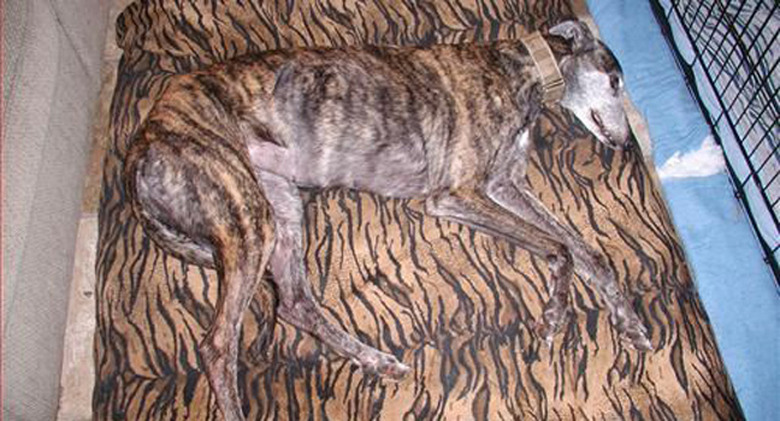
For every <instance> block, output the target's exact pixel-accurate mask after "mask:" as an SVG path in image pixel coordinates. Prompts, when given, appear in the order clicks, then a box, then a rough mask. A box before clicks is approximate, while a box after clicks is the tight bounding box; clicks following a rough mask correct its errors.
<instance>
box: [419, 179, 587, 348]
mask: <svg viewBox="0 0 780 421" xmlns="http://www.w3.org/2000/svg"><path fill="white" fill-rule="evenodd" d="M426 209H427V211H428V213H430V214H431V215H434V216H440V217H443V218H447V219H452V220H455V221H458V222H461V223H464V224H467V225H470V226H472V227H474V228H477V229H480V230H482V231H485V232H487V233H489V234H492V235H495V236H498V237H503V238H505V239H507V240H509V241H511V242H512V243H514V244H516V245H518V246H519V247H522V248H524V249H526V250H528V251H529V252H531V253H533V254H535V255H537V256H539V257H541V258H543V259H545V260H546V261H547V265H548V267H549V269H550V274H551V278H552V279H551V280H552V282H551V291H550V296H551V297H550V301H549V302H548V303H547V305H546V306H545V309H544V312H543V317H542V321H541V322H540V323H539V324H538V328H537V332H538V334H539V336H540V337H542V338H543V339H544V340H545V341H547V343H548V344H549V343H551V342H552V337H553V335H554V334H555V333H556V332H557V331H558V330H560V328H561V327H563V325H564V324H565V322H566V321H567V319H568V315H569V312H568V309H569V287H570V284H571V278H572V269H573V261H572V256H571V253H570V251H569V249H568V247H567V246H566V245H565V244H564V243H562V242H561V241H560V240H559V239H557V238H555V236H553V235H551V234H550V233H549V232H547V231H545V230H542V229H540V228H539V227H537V226H536V225H535V224H533V223H530V222H529V221H526V220H524V219H523V218H521V217H519V216H518V215H516V214H514V213H512V212H511V211H509V210H507V209H506V208H504V207H502V206H501V205H499V204H498V203H496V202H494V201H493V200H491V199H490V198H489V197H488V196H487V195H486V194H485V193H484V192H482V191H481V190H480V188H479V187H473V188H467V189H460V190H457V191H454V192H443V193H439V194H436V195H434V196H431V197H429V198H428V200H427V201H426Z"/></svg>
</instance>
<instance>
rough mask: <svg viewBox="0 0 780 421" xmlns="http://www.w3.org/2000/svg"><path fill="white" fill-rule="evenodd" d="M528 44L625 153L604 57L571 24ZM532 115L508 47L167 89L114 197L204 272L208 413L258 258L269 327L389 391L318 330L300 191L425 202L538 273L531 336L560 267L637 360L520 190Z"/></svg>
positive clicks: (244, 75) (526, 78)
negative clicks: (271, 316)
mask: <svg viewBox="0 0 780 421" xmlns="http://www.w3.org/2000/svg"><path fill="white" fill-rule="evenodd" d="M544 38H545V39H546V41H547V43H548V45H549V46H550V47H551V49H552V51H553V53H554V56H555V59H556V60H557V62H558V65H559V67H560V69H561V73H562V75H563V77H564V80H565V83H566V88H565V91H564V96H563V98H562V100H561V101H560V105H562V106H563V107H564V108H566V109H568V110H570V111H572V112H573V113H574V114H575V115H576V116H577V117H578V119H579V120H580V121H581V122H582V123H583V124H584V125H585V126H586V127H587V128H588V129H589V130H590V131H591V132H592V133H593V134H594V135H595V136H596V138H598V140H600V141H601V142H603V143H605V144H606V145H607V146H609V147H611V148H615V149H621V148H623V147H625V146H626V145H629V144H630V143H631V141H630V140H629V139H630V136H629V129H628V124H627V121H626V117H625V113H624V110H623V105H622V95H623V82H622V74H621V70H620V67H619V65H618V63H617V62H616V60H615V58H614V57H613V55H612V54H611V53H610V52H609V50H608V49H607V48H606V47H605V46H604V45H603V44H602V43H600V42H598V41H597V40H595V39H594V38H593V36H592V34H591V33H590V31H589V30H588V29H587V27H585V26H584V25H583V24H581V23H580V22H577V21H566V22H563V23H560V24H558V25H556V26H555V27H553V28H551V29H550V30H549V32H548V33H546V34H544ZM542 106H543V104H542V87H541V80H540V75H539V72H538V71H537V69H536V67H535V65H534V62H533V60H532V58H531V57H530V55H529V52H528V50H527V48H526V47H525V46H524V45H523V44H522V43H521V42H519V41H505V42H497V43H494V44H489V45H478V44H468V45H457V46H445V45H437V46H431V47H425V48H416V47H411V48H396V47H354V48H340V49H300V50H292V51H286V52H285V51H278V52H268V53H263V54H259V55H254V56H247V57H242V58H238V59H235V60H232V61H230V62H227V63H224V64H220V65H217V66H214V67H211V68H209V69H207V70H203V71H199V72H195V73H191V74H186V75H180V76H176V77H173V78H171V79H170V81H169V83H168V85H167V87H166V89H165V90H164V92H163V93H162V94H161V96H160V97H159V99H158V100H157V102H156V104H155V105H154V107H153V108H152V110H151V111H150V113H149V115H148V117H147V119H146V121H145V123H144V125H143V126H142V127H141V128H140V129H139V132H138V133H137V134H136V135H135V138H134V143H133V144H132V146H131V148H130V150H129V152H128V155H127V158H126V161H125V172H124V177H125V181H126V188H127V189H126V191H127V193H128V194H129V197H130V200H131V202H132V206H133V209H134V212H135V214H136V215H137V217H138V218H139V220H140V221H141V223H142V224H143V226H144V228H145V230H146V231H147V232H148V233H149V235H150V236H151V237H152V238H153V239H154V240H155V242H157V243H158V244H159V245H160V246H161V247H163V248H164V249H166V250H168V251H170V252H171V253H173V254H175V255H176V256H179V257H181V258H183V259H184V260H186V261H187V262H191V263H195V264H199V265H203V266H207V267H212V268H215V269H216V270H217V272H218V275H219V281H220V287H219V299H218V303H217V307H216V308H217V311H216V315H215V318H214V321H213V323H212V325H211V327H210V329H209V331H208V333H207V335H206V337H205V338H204V340H203V342H202V343H201V345H200V352H201V356H202V357H203V363H204V366H205V370H206V374H207V376H208V379H209V381H210V384H211V386H212V388H213V390H214V392H215V393H216V397H217V402H218V405H219V407H220V409H221V410H222V412H223V414H224V415H225V417H226V418H227V419H229V420H241V419H243V414H242V413H241V409H240V408H241V406H240V403H239V396H238V390H237V381H236V364H237V363H236V359H237V354H238V334H239V331H240V325H241V321H242V315H243V313H244V311H245V310H246V308H247V306H248V305H249V303H250V300H251V299H252V297H253V293H254V291H255V288H256V287H257V285H258V282H259V281H260V279H261V277H262V272H263V271H264V270H265V267H266V264H267V263H268V262H269V261H270V269H271V273H272V275H273V280H274V282H275V284H276V288H277V294H278V298H279V300H278V310H277V311H278V314H279V316H281V317H282V318H283V319H284V320H287V321H288V322H290V323H291V324H293V325H295V326H296V327H298V328H300V329H303V330H305V331H307V332H310V333H311V334H312V335H314V336H315V337H317V338H318V339H319V340H321V341H323V342H324V343H326V344H327V345H328V346H329V347H330V348H331V349H333V350H334V351H335V352H337V353H339V354H341V355H343V356H345V357H348V358H351V359H352V360H353V361H354V362H356V363H357V364H359V365H360V366H361V367H363V369H364V370H367V371H370V372H375V373H378V374H380V375H384V376H389V377H392V378H400V377H402V376H403V375H404V374H406V373H407V371H408V370H409V368H408V367H407V366H406V365H404V364H402V363H400V362H399V361H398V360H397V359H396V358H395V357H393V356H392V355H389V354H386V353H383V352H380V351H378V350H377V349H375V348H373V347H369V346H367V345H365V344H363V343H361V342H359V341H357V340H356V339H355V338H353V337H351V336H350V335H348V334H347V333H346V332H344V331H342V330H341V329H340V328H338V327H336V326H334V325H333V324H331V323H330V322H329V321H328V320H327V319H326V318H325V317H324V316H323V313H322V312H321V310H320V308H319V307H318V304H317V303H316V302H315V300H314V298H313V295H312V293H311V289H310V283H309V281H308V280H307V278H306V273H305V269H304V263H303V251H302V218H303V205H302V201H301V197H300V192H299V188H302V187H308V188H327V187H334V186H339V187H347V188H353V189H358V190H364V191H370V192H374V193H377V194H380V195H386V196H390V197H397V198H410V197H415V198H424V199H425V204H426V209H427V212H428V213H429V214H431V215H435V216H438V217H442V218H446V219H450V220H453V221H458V222H462V223H464V224H467V225H470V226H473V227H475V228H477V229H480V230H483V231H485V232H487V233H490V234H493V235H495V236H498V237H502V238H505V239H507V240H508V241H510V242H513V243H514V244H516V245H518V246H520V247H522V248H525V249H527V250H529V251H530V252H532V253H534V254H535V255H537V256H540V257H542V258H543V259H545V260H546V262H547V264H548V266H549V270H550V273H551V282H552V286H551V290H552V296H551V298H550V300H549V302H548V303H547V304H546V306H545V308H544V312H543V316H542V319H541V321H540V322H539V323H538V329H537V330H538V334H539V335H540V336H541V337H542V338H544V339H545V340H547V341H548V342H549V341H550V340H551V338H552V335H553V334H554V333H555V332H556V331H558V330H559V329H560V328H561V327H562V326H563V325H564V324H565V322H566V321H567V320H568V317H567V314H568V312H569V284H570V282H571V278H572V273H573V271H577V272H578V273H580V274H581V275H583V276H584V277H585V278H587V279H589V280H590V281H591V282H592V283H593V285H594V286H595V287H596V288H597V289H598V290H599V291H600V293H601V294H602V296H603V298H604V301H605V302H606V305H607V307H608V308H609V310H610V311H611V320H612V322H613V323H614V324H615V325H616V327H617V329H618V331H619V332H620V333H621V334H622V335H623V336H624V337H625V338H627V339H628V340H629V341H630V343H631V344H632V345H633V346H635V347H636V348H638V349H642V350H647V349H650V348H651V346H650V342H649V340H648V339H647V336H646V331H645V328H644V326H643V324H642V323H641V321H640V320H639V318H638V317H637V315H636V314H635V312H634V311H633V310H632V308H631V307H630V306H629V305H628V303H627V302H626V300H625V298H624V297H623V296H622V295H621V293H620V291H619V290H618V287H617V284H616V280H615V274H614V273H613V271H612V270H611V269H610V266H609V265H608V264H607V260H606V257H605V256H604V255H603V254H602V253H600V252H599V251H597V250H596V249H594V248H593V247H591V246H589V245H587V244H585V242H584V241H583V239H582V238H581V237H580V236H578V235H577V234H575V233H574V232H572V231H571V230H570V229H569V228H568V227H566V226H564V225H563V224H561V223H560V222H559V221H558V220H556V218H555V217H554V216H553V215H552V214H551V213H550V212H549V211H548V210H547V209H546V208H545V207H544V206H543V205H542V204H541V202H539V201H538V200H537V199H535V198H534V196H533V195H532V194H531V193H530V192H529V189H528V188H527V186H526V184H525V172H526V165H527V155H528V148H530V147H531V145H532V142H531V141H529V132H530V131H531V128H532V125H533V124H534V123H535V121H536V119H537V117H538V115H539V112H540V110H541V107H542Z"/></svg>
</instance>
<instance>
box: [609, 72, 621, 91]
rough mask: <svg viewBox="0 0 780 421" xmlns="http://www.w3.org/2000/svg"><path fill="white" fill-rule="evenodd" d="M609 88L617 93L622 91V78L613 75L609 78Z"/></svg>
mask: <svg viewBox="0 0 780 421" xmlns="http://www.w3.org/2000/svg"><path fill="white" fill-rule="evenodd" d="M609 86H610V87H611V88H612V90H613V91H614V92H615V93H617V91H618V90H619V89H620V78H619V77H617V76H616V75H612V76H610V77H609Z"/></svg>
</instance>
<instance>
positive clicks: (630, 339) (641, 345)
mask: <svg viewBox="0 0 780 421" xmlns="http://www.w3.org/2000/svg"><path fill="white" fill-rule="evenodd" d="M621 338H622V339H623V340H624V341H625V342H627V343H628V344H629V345H630V346H631V347H632V348H634V349H636V350H637V351H643V352H647V351H652V350H653V344H652V342H650V339H649V338H648V337H647V329H645V327H644V325H642V323H639V324H637V325H634V326H630V327H628V328H626V329H625V330H624V331H623V332H622V334H621Z"/></svg>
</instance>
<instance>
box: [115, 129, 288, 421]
mask: <svg viewBox="0 0 780 421" xmlns="http://www.w3.org/2000/svg"><path fill="white" fill-rule="evenodd" d="M190 136H192V137H190ZM198 137H200V136H198ZM124 178H125V188H126V192H127V193H128V195H129V199H130V201H131V204H132V207H133V211H134V213H135V215H136V216H137V217H138V219H139V220H140V221H141V224H142V225H143V226H144V228H145V231H146V232H147V233H148V234H149V235H150V237H152V239H153V240H155V242H156V243H157V244H158V245H159V246H161V247H162V248H164V249H166V250H167V251H168V252H170V253H172V254H174V255H176V256H178V257H180V258H183V259H184V260H186V261H187V262H189V263H195V264H200V265H203V266H207V267H211V268H214V269H216V271H217V273H218V275H219V298H218V301H217V306H216V314H215V316H214V320H213V322H212V325H211V327H210V328H209V330H208V333H207V334H206V337H205V338H204V340H203V342H202V343H201V345H200V353H201V357H202V362H203V365H204V368H205V370H206V374H207V376H208V380H209V383H210V384H211V386H212V389H213V391H214V392H215V394H216V400H217V404H218V405H219V407H220V409H221V410H222V411H223V414H224V416H225V419H228V420H242V419H243V415H242V414H241V407H240V404H239V402H240V400H239V396H238V388H237V375H236V367H237V358H238V347H239V343H238V341H239V335H240V329H241V323H242V319H243V314H244V312H245V310H246V309H247V307H248V306H249V304H250V303H251V301H252V298H253V297H254V296H255V293H256V291H257V290H258V286H259V283H260V281H261V279H262V275H263V272H264V270H265V268H266V266H267V264H268V261H269V258H270V256H271V254H272V251H273V247H274V236H275V233H274V223H273V217H272V214H271V207H270V205H269V204H268V202H267V200H266V198H265V196H264V194H263V192H262V190H261V189H260V186H259V184H258V182H257V179H256V177H255V175H254V173H253V171H252V169H251V167H250V166H249V164H248V157H247V156H242V155H241V152H240V151H236V148H235V147H231V145H229V144H227V143H226V142H224V141H220V140H219V139H207V141H204V140H203V138H202V137H200V139H195V138H194V135H190V134H182V133H173V132H172V131H169V130H166V129H165V128H163V127H161V126H160V127H158V126H155V125H154V124H152V125H147V127H145V129H144V130H143V131H142V132H141V134H140V135H139V137H136V139H135V142H134V144H133V145H132V146H131V148H130V150H129V151H128V155H127V158H126V159H125V169H124ZM266 302H269V300H266ZM268 307H269V308H265V309H263V310H264V312H266V313H270V315H271V318H270V319H269V320H267V321H272V320H273V317H274V314H275V313H274V311H275V308H274V305H273V300H272V299H271V300H270V302H269V306H268Z"/></svg>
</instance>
